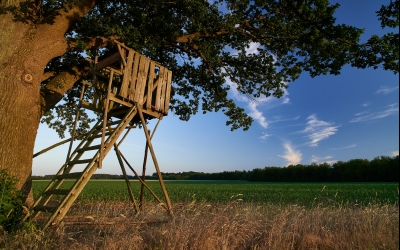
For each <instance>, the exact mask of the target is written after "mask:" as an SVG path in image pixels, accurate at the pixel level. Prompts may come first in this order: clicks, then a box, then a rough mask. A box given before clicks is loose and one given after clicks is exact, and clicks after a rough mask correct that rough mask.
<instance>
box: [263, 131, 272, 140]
mask: <svg viewBox="0 0 400 250" xmlns="http://www.w3.org/2000/svg"><path fill="white" fill-rule="evenodd" d="M271 135H273V134H267V133H264V132H263V133H262V136H260V140H262V141H265V140H266V139H267V138H268V137H270V136H271Z"/></svg>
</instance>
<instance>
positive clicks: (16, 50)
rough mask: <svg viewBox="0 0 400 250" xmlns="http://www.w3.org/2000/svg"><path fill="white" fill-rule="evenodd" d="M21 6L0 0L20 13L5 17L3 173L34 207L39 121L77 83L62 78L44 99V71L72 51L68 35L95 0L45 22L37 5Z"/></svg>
mask: <svg viewBox="0 0 400 250" xmlns="http://www.w3.org/2000/svg"><path fill="white" fill-rule="evenodd" d="M19 2H20V1H18V0H17V1H12V2H9V1H7V2H2V1H1V0H0V7H8V6H6V5H8V4H13V5H14V6H15V7H16V9H17V11H16V12H14V13H13V12H12V11H9V12H7V8H4V9H2V11H3V12H0V169H6V170H7V172H8V173H9V174H10V175H11V176H13V177H15V178H17V180H18V183H17V188H18V189H19V190H21V191H22V192H23V193H24V194H25V195H27V196H28V195H29V196H28V198H27V200H26V203H27V204H28V205H30V204H32V203H33V195H32V179H31V174H32V156H33V149H34V144H35V139H36V134H37V130H38V127H39V123H40V117H41V116H42V114H43V112H44V111H45V110H48V109H49V108H50V107H49V106H52V105H55V104H56V100H60V99H61V97H62V96H63V94H64V93H65V92H66V91H67V90H68V89H69V88H71V87H72V86H73V84H74V83H75V82H76V80H77V79H76V76H75V77H73V76H68V77H66V76H63V75H61V76H60V77H56V78H55V80H54V82H55V83H52V85H55V86H57V87H55V88H54V86H53V87H51V86H52V85H51V86H50V87H49V89H48V91H47V92H46V94H44V93H42V94H41V92H40V84H41V80H42V76H43V72H44V68H45V67H46V65H47V63H48V62H49V61H50V60H51V59H52V58H55V57H57V56H61V55H63V54H64V53H65V52H66V51H67V47H68V44H67V42H66V39H65V37H64V35H65V33H66V31H67V30H68V28H69V27H70V26H71V25H73V24H74V23H75V22H76V21H77V20H78V19H79V18H80V17H82V16H84V15H85V14H86V13H87V12H88V11H89V10H90V9H91V8H92V7H93V6H94V4H95V1H94V0H85V1H79V2H77V5H75V6H69V5H66V6H64V7H65V8H61V9H60V10H58V11H57V13H54V14H55V15H53V16H52V17H51V18H52V19H49V20H47V21H46V22H40V21H38V20H39V19H40V18H39V17H40V6H39V5H40V3H39V2H38V1H26V2H24V3H28V2H29V3H30V5H26V6H25V7H27V8H25V9H24V8H21V9H19V7H20V4H19ZM35 4H39V5H37V6H36V5H35ZM21 6H22V4H21ZM12 9H13V8H11V10H12ZM26 10H30V11H31V12H30V13H26ZM55 96H58V97H57V98H55ZM49 103H50V104H49Z"/></svg>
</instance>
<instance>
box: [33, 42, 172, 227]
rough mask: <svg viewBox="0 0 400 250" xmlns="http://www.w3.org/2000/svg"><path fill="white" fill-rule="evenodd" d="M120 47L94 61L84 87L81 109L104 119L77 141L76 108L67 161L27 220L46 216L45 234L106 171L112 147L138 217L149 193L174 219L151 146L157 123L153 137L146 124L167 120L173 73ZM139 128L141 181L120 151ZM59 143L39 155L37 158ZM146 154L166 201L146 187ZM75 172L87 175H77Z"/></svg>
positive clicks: (119, 44)
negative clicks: (137, 186)
mask: <svg viewBox="0 0 400 250" xmlns="http://www.w3.org/2000/svg"><path fill="white" fill-rule="evenodd" d="M116 44H117V48H118V52H116V53H114V54H112V55H110V56H108V57H106V58H104V59H102V60H100V61H98V59H97V58H96V59H95V61H91V62H92V65H93V80H92V81H90V82H88V81H84V82H83V85H82V90H81V95H80V107H81V108H85V109H89V110H92V111H94V112H96V113H98V114H99V117H100V118H99V119H98V121H97V122H96V124H95V125H94V126H93V128H92V129H91V130H90V131H89V132H88V133H87V134H84V135H79V136H76V135H75V132H76V124H77V122H78V119H79V109H78V111H77V114H76V122H75V125H74V130H73V133H72V137H71V139H70V147H69V151H68V154H67V159H66V162H65V164H64V165H63V166H62V167H61V169H60V170H59V171H58V173H57V174H56V176H55V177H54V178H53V180H52V181H51V182H50V184H49V185H48V186H47V188H46V189H45V190H44V191H43V193H42V194H41V195H40V196H39V197H38V198H37V200H36V202H35V204H34V205H33V206H32V208H31V211H30V214H28V215H27V217H26V218H25V219H27V218H31V219H33V218H35V217H36V216H37V215H38V214H39V213H40V212H45V213H46V214H47V215H48V218H47V220H46V222H45V223H44V224H43V226H42V228H43V229H45V228H47V227H48V226H49V225H54V224H57V223H59V222H60V221H61V220H62V219H63V218H64V216H65V215H66V213H67V212H68V210H69V208H70V207H71V205H72V204H73V202H74V201H75V199H76V198H77V197H78V195H79V194H80V192H81V191H82V190H83V188H84V187H85V185H86V184H87V182H88V181H89V179H90V178H91V176H92V175H93V174H94V173H95V171H96V170H97V169H98V168H101V167H102V161H103V159H104V157H105V156H106V155H107V153H108V152H109V151H110V150H111V149H112V148H114V149H115V152H116V155H117V158H118V161H119V164H120V166H121V169H122V172H123V175H124V176H125V181H126V184H127V187H128V192H129V195H130V199H131V201H132V203H133V204H134V208H135V210H136V212H138V211H139V209H140V207H141V205H142V202H143V192H144V189H145V188H146V189H147V190H148V191H149V192H150V193H151V194H152V195H153V196H154V197H155V199H156V200H157V201H158V202H159V203H161V204H162V205H163V207H164V208H165V209H166V210H167V211H168V212H169V213H170V214H172V210H171V203H170V200H169V197H168V193H167V191H166V189H165V186H164V182H163V179H162V176H161V172H160V169H159V166H158V163H157V159H156V156H155V153H154V150H153V146H152V144H151V138H152V136H153V134H154V132H155V129H156V128H157V125H158V123H157V125H156V127H155V129H154V130H153V131H152V132H153V133H152V135H150V131H149V130H148V129H147V123H146V120H149V119H159V120H158V122H159V121H160V120H161V119H162V117H163V116H165V115H167V114H168V107H169V101H170V92H171V79H172V73H171V71H170V70H168V69H167V68H165V67H163V66H162V65H160V64H159V63H157V62H155V61H152V60H150V59H149V58H147V57H145V56H143V55H141V54H140V53H138V52H136V51H134V50H133V49H131V48H128V47H126V46H125V45H124V44H122V43H119V42H116ZM138 123H140V124H141V125H142V126H143V131H144V133H145V136H146V150H145V156H144V163H143V170H142V176H139V175H138V174H137V172H136V171H135V170H134V169H133V168H132V167H131V166H130V164H129V163H128V162H127V160H126V158H125V157H124V156H123V155H122V153H121V151H120V150H119V148H118V146H119V145H120V144H121V143H122V141H123V140H124V138H125V136H126V135H127V133H128V132H129V131H130V129H132V128H135V127H136V126H135V125H136V124H138ZM124 131H126V132H125V135H124V136H122V138H121V139H120V141H119V142H117V140H118V139H119V138H120V137H121V135H122V134H123V133H124ZM74 140H80V143H79V145H78V146H76V148H75V149H74V150H73V151H72V145H73V142H74ZM64 142H65V141H64ZM61 143H62V142H61ZM61 143H59V144H56V145H54V146H52V147H49V148H47V149H45V150H43V151H41V152H39V153H37V154H35V155H34V157H35V156H37V155H39V154H41V153H44V152H46V151H48V150H50V149H51V148H54V147H55V146H58V145H60V144H61ZM148 149H149V150H150V153H151V156H152V159H153V162H154V165H155V168H156V172H157V175H158V178H159V181H160V185H161V189H162V191H163V194H164V200H165V202H163V201H162V200H161V199H160V198H158V197H157V196H156V195H155V193H154V192H153V191H152V190H151V189H150V188H149V187H148V186H147V185H146V183H145V178H144V176H145V170H146V158H147V151H148ZM71 151H72V152H71ZM124 162H125V163H126V164H127V165H128V166H129V168H130V169H131V170H132V171H133V173H134V174H135V176H136V177H137V178H138V180H139V181H140V182H141V185H142V186H141V191H140V198H139V205H138V204H137V201H136V199H135V197H134V195H133V192H132V188H131V185H130V182H129V180H128V177H127V175H126V170H125V167H124ZM76 166H77V167H76ZM74 167H76V168H75V169H79V168H80V169H83V170H82V171H79V172H73V171H72V170H73V168H74ZM66 179H73V180H75V181H74V184H73V185H72V186H71V188H68V189H62V188H61V184H62V183H63V181H64V180H66Z"/></svg>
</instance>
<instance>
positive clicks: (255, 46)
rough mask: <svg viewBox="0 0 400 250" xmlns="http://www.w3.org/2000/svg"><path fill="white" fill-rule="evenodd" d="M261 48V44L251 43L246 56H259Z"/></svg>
mask: <svg viewBox="0 0 400 250" xmlns="http://www.w3.org/2000/svg"><path fill="white" fill-rule="evenodd" d="M260 46H261V44H260V43H250V44H249V47H248V48H246V54H247V55H249V54H256V55H257V54H258V50H257V49H258V48H259V47H260Z"/></svg>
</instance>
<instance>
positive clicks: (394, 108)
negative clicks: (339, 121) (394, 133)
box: [350, 103, 399, 122]
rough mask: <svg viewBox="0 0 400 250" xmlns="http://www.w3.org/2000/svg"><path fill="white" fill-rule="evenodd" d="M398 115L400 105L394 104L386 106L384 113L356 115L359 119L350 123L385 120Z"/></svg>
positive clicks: (356, 118)
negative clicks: (387, 117)
mask: <svg viewBox="0 0 400 250" xmlns="http://www.w3.org/2000/svg"><path fill="white" fill-rule="evenodd" d="M398 113H399V104H398V103H394V104H390V105H388V106H386V107H385V109H384V110H382V111H378V112H372V113H369V112H361V114H360V113H359V114H358V115H357V114H356V116H357V117H355V118H354V119H352V120H351V121H350V122H365V121H370V120H375V119H381V118H385V117H386V116H389V115H395V114H398Z"/></svg>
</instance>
